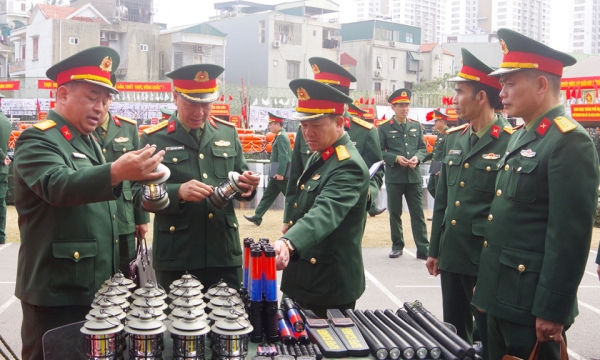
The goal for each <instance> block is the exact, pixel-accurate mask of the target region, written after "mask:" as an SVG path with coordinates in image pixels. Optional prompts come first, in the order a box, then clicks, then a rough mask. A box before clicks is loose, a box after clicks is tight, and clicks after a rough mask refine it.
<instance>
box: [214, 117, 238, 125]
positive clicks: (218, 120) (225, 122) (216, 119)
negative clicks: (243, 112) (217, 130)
mask: <svg viewBox="0 0 600 360" xmlns="http://www.w3.org/2000/svg"><path fill="white" fill-rule="evenodd" d="M210 119H211V120H214V121H216V122H220V123H221V124H224V125H227V126H231V127H235V124H234V123H232V122H229V121H225V120H221V119H219V118H217V117H214V116H211V117H210ZM213 124H214V123H211V125H213ZM213 126H214V127H217V124H214V125H213Z"/></svg>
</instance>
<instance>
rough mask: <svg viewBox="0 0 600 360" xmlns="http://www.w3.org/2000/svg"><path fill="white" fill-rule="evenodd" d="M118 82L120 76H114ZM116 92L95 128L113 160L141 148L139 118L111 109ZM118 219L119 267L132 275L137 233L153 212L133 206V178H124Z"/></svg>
mask: <svg viewBox="0 0 600 360" xmlns="http://www.w3.org/2000/svg"><path fill="white" fill-rule="evenodd" d="M111 81H113V85H114V86H116V79H115V78H114V75H113V78H112V80H111ZM111 103H112V96H111V97H110V98H109V100H108V102H107V103H106V105H105V111H106V114H105V115H104V116H103V117H102V120H101V122H100V124H99V126H98V127H97V128H96V130H94V134H93V135H94V138H95V139H96V141H97V142H98V144H99V145H100V147H101V148H102V153H103V155H104V159H105V160H106V161H108V162H112V161H115V160H117V159H118V158H120V157H121V156H123V155H124V154H126V153H127V152H129V151H132V150H137V149H139V148H140V138H139V136H138V126H137V121H135V120H132V119H128V118H126V117H124V116H120V115H115V116H113V115H112V114H111V113H110V111H109V109H110V104H111ZM117 222H118V228H119V270H121V272H122V273H123V274H125V276H127V277H129V263H130V262H131V261H132V260H133V259H135V256H136V254H135V236H136V235H138V236H140V238H144V237H145V236H146V232H147V231H148V223H149V222H150V216H149V215H148V213H147V212H145V211H142V210H138V209H136V208H135V207H134V206H133V195H132V192H131V182H130V181H128V180H125V181H123V191H122V193H121V196H120V197H119V198H118V199H117Z"/></svg>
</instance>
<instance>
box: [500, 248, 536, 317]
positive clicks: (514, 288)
mask: <svg viewBox="0 0 600 360" xmlns="http://www.w3.org/2000/svg"><path fill="white" fill-rule="evenodd" d="M543 260H544V256H543V255H542V254H537V253H531V252H527V251H521V250H515V249H504V250H502V253H501V254H500V264H501V265H500V272H499V274H498V276H499V279H498V289H497V290H496V298H497V299H498V301H499V302H501V303H504V304H507V305H510V306H514V307H518V308H521V309H526V310H531V308H532V307H533V298H534V296H535V289H536V287H537V284H538V280H539V277H540V271H541V269H542V263H543Z"/></svg>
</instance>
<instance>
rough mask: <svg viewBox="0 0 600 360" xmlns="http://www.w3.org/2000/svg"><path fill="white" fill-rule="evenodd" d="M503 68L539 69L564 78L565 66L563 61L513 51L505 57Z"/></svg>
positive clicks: (501, 65)
mask: <svg viewBox="0 0 600 360" xmlns="http://www.w3.org/2000/svg"><path fill="white" fill-rule="evenodd" d="M500 67H501V68H516V69H537V70H541V71H545V72H547V73H550V74H554V75H558V76H562V73H563V68H564V65H563V63H562V62H561V61H558V60H555V59H552V58H549V57H545V56H542V55H538V54H532V53H526V52H518V51H511V52H509V53H508V54H506V55H504V58H503V59H502V64H500Z"/></svg>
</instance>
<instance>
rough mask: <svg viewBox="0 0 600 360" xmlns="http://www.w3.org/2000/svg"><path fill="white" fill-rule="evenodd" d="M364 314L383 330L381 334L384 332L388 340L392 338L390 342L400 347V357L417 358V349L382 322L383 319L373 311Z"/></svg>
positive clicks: (366, 311) (408, 359)
mask: <svg viewBox="0 0 600 360" xmlns="http://www.w3.org/2000/svg"><path fill="white" fill-rule="evenodd" d="M364 314H365V316H366V317H367V318H368V319H369V320H371V322H372V323H373V325H375V326H376V327H377V328H378V329H379V330H381V332H383V333H384V334H385V335H386V336H387V337H388V338H390V340H392V341H393V342H394V344H396V346H398V349H400V356H402V358H403V359H407V360H410V359H412V358H413V357H414V356H415V349H414V348H413V347H412V346H411V345H410V343H409V342H408V341H407V340H406V339H404V338H403V337H402V336H401V335H400V334H398V333H396V332H394V330H392V329H391V328H390V327H389V326H387V325H386V324H385V323H384V322H383V321H381V319H379V318H378V317H377V316H375V314H373V311H371V310H365V311H364Z"/></svg>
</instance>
